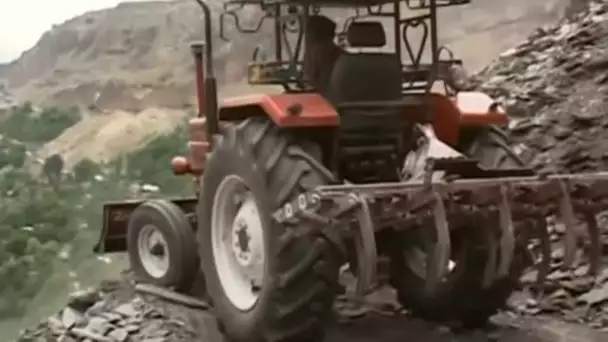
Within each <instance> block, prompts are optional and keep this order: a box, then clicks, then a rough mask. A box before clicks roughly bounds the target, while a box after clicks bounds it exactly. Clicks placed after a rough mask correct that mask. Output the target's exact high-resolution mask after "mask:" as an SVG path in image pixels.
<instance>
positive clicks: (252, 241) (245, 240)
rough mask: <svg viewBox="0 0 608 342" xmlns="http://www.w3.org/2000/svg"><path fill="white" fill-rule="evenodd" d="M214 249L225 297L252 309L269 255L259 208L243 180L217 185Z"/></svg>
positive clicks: (230, 180)
mask: <svg viewBox="0 0 608 342" xmlns="http://www.w3.org/2000/svg"><path fill="white" fill-rule="evenodd" d="M211 247H212V252H213V260H214V262H215V269H216V272H217V275H218V278H219V281H220V284H221V286H222V288H223V290H224V293H225V295H226V297H227V298H228V299H229V300H230V302H231V303H232V304H233V305H234V306H235V307H236V308H238V309H239V310H241V311H247V310H250V309H251V308H252V307H253V306H254V305H255V304H256V303H257V300H258V298H259V293H260V290H261V288H262V285H263V280H264V271H265V261H266V255H265V250H264V247H265V246H264V231H263V225H262V220H261V218H260V213H259V210H258V205H257V204H256V201H255V198H254V196H253V194H252V193H251V191H250V190H248V188H247V186H246V185H245V183H244V181H243V180H242V179H241V178H240V177H237V176H234V175H232V176H228V177H226V178H224V180H223V181H222V182H221V183H220V185H219V186H218V189H217V192H216V194H215V198H214V201H213V207H212V212H211Z"/></svg>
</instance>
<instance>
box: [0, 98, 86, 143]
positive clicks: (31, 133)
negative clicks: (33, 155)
mask: <svg viewBox="0 0 608 342" xmlns="http://www.w3.org/2000/svg"><path fill="white" fill-rule="evenodd" d="M78 121H80V113H79V112H78V110H77V109H74V108H72V109H59V108H54V107H53V108H47V109H44V110H42V111H41V112H39V113H38V112H36V111H35V110H34V109H33V108H32V106H31V104H25V105H23V106H20V107H15V108H13V109H12V110H11V111H10V112H9V115H8V117H7V118H6V119H5V120H4V121H3V122H2V124H1V125H0V134H2V135H4V136H5V137H8V138H10V139H14V140H18V141H21V142H24V143H34V144H42V143H45V142H48V141H51V140H53V139H55V138H57V137H58V136H59V135H61V133H63V131H65V130H66V129H67V128H69V127H71V126H73V125H75V124H76V123H78Z"/></svg>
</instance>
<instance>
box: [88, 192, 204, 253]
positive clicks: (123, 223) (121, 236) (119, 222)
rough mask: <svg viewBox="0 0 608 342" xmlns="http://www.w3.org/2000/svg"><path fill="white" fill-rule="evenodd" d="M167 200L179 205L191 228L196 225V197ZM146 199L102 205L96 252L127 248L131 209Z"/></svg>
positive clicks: (122, 250)
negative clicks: (101, 219)
mask: <svg viewBox="0 0 608 342" xmlns="http://www.w3.org/2000/svg"><path fill="white" fill-rule="evenodd" d="M168 200H169V201H171V202H173V203H174V204H175V205H177V206H178V207H180V208H181V209H182V210H183V211H184V213H186V214H187V215H188V219H189V220H190V224H191V226H192V227H193V229H194V228H195V227H196V217H195V216H194V212H195V209H196V204H197V201H198V199H197V198H196V197H183V198H170V199H168ZM145 201H146V199H136V200H125V201H116V202H107V203H104V205H103V216H102V218H103V221H102V227H101V234H100V236H99V240H98V242H97V244H96V245H95V246H94V247H93V252H94V253H96V254H104V253H118V252H125V251H126V250H127V227H128V225H129V219H130V218H131V214H133V211H135V209H136V208H137V207H138V206H139V205H140V204H142V203H143V202H145Z"/></svg>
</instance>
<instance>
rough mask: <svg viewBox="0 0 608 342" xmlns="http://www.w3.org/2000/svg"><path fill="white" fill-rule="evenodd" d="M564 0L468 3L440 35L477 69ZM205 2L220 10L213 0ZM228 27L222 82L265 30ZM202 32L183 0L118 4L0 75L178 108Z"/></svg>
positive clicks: (444, 21) (30, 90)
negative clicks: (192, 48) (192, 53)
mask: <svg viewBox="0 0 608 342" xmlns="http://www.w3.org/2000/svg"><path fill="white" fill-rule="evenodd" d="M566 2H567V0H545V1H528V0H513V1H509V2H503V1H477V2H475V1H474V2H473V4H472V5H469V6H463V7H461V8H450V9H445V10H442V11H441V20H440V23H441V25H442V27H441V35H442V37H443V38H444V39H443V40H444V42H446V43H448V44H449V45H450V46H452V47H453V48H454V50H455V52H456V53H457V54H458V55H459V56H461V57H462V58H464V59H465V61H466V62H467V64H468V65H469V67H470V68H472V69H478V68H479V67H481V66H483V65H485V64H487V63H488V62H489V61H490V60H491V59H493V58H494V56H495V55H496V54H497V53H498V52H499V51H502V50H504V49H505V48H506V47H508V46H511V45H513V44H514V43H515V42H517V41H518V40H520V39H521V38H522V37H524V36H525V35H526V34H528V32H530V31H531V30H533V29H534V28H535V27H536V26H538V25H539V24H544V23H548V22H551V21H553V20H555V18H557V17H558V16H559V15H561V13H562V11H563V7H564V3H566ZM214 4H215V7H216V8H219V6H220V4H221V1H219V0H216V1H215V2H214ZM249 13H251V14H249ZM242 17H243V19H242V20H243V23H242V25H243V26H248V27H252V22H253V21H255V20H256V19H257V18H258V17H259V14H254V13H252V11H247V12H246V13H244V14H243V15H242ZM232 25H233V24H232V23H229V26H232ZM269 26H270V23H269V22H268V23H267V24H265V27H266V28H268V27H269ZM228 31H229V32H228V35H229V37H230V38H231V39H232V41H231V42H230V43H225V42H223V41H221V40H220V39H219V38H217V34H216V41H214V43H215V47H216V60H217V62H218V63H217V67H218V73H219V75H220V79H221V81H222V82H223V83H224V84H230V83H233V82H235V81H239V80H241V79H242V77H243V71H244V68H243V65H244V63H246V62H247V60H248V58H249V56H251V53H252V51H253V48H254V46H256V45H258V44H263V43H264V40H268V35H267V34H264V33H261V34H258V35H253V36H252V35H240V36H239V35H237V34H236V32H233V31H235V30H234V28H232V29H230V28H229V29H228ZM202 32H203V30H202V21H201V15H200V10H199V9H198V8H197V5H196V4H195V2H194V1H192V0H176V1H163V2H153V1H150V2H136V3H122V4H119V5H118V6H116V7H114V8H109V9H106V10H101V11H94V12H89V13H85V14H83V15H81V16H78V17H76V18H73V19H70V20H67V21H66V22H64V23H60V24H58V25H55V26H54V28H53V29H51V30H50V31H48V32H46V33H44V34H43V35H42V37H41V38H40V40H39V41H38V42H37V44H36V45H35V46H34V47H32V48H31V49H30V50H28V51H26V52H24V53H23V54H22V55H21V56H20V57H19V58H18V59H17V60H15V61H14V62H13V63H11V64H10V65H8V66H6V67H5V69H6V70H3V71H0V77H2V74H4V77H5V78H6V83H7V85H8V87H9V88H10V89H11V91H12V92H13V93H14V94H15V96H16V97H17V99H18V100H20V101H32V102H34V103H36V104H40V105H62V106H73V105H76V106H85V107H86V106H89V105H91V104H94V105H95V106H97V107H98V108H100V109H110V110H113V109H120V110H128V111H140V110H143V109H146V108H149V107H171V108H183V107H184V106H186V105H188V104H191V103H193V102H192V101H193V99H192V94H193V89H192V85H193V82H192V62H191V56H190V52H189V48H188V43H189V42H190V41H192V40H197V39H201V37H202ZM216 33H217V32H216ZM498 38H500V39H498ZM472 47H475V49H473V48H472ZM479 47H482V48H481V49H480V48H479Z"/></svg>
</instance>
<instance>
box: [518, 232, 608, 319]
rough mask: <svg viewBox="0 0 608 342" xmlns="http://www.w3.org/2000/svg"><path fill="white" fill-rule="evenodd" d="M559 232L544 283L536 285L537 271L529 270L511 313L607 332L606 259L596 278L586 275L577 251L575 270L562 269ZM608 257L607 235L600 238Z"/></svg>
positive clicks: (556, 234) (561, 249) (584, 261)
mask: <svg viewBox="0 0 608 342" xmlns="http://www.w3.org/2000/svg"><path fill="white" fill-rule="evenodd" d="M559 235H561V234H560V232H558V231H555V232H553V234H552V237H551V240H553V241H554V242H553V243H552V251H553V252H552V254H551V268H550V272H549V274H548V276H547V278H546V280H545V281H544V282H542V283H540V284H539V283H538V282H537V279H538V271H537V270H535V269H531V270H530V271H529V272H527V273H526V274H525V275H524V276H523V277H522V279H521V280H522V285H523V287H524V288H523V291H521V292H518V293H516V294H515V295H514V296H513V298H512V301H511V303H510V304H511V308H512V310H513V312H515V313H517V314H523V315H550V316H554V317H557V318H559V319H563V320H565V321H568V322H573V323H585V324H587V325H589V326H590V327H593V328H595V329H599V330H601V331H608V267H606V266H605V265H607V264H608V257H605V258H604V260H603V261H602V264H603V265H604V266H603V267H601V269H600V270H599V272H598V275H597V276H592V275H591V274H589V263H588V260H586V259H585V258H584V256H583V254H584V253H582V251H583V250H582V249H581V250H580V251H579V252H580V253H579V254H578V258H577V260H576V266H575V267H574V268H572V269H568V270H564V269H562V264H563V263H562V262H563V257H564V248H563V244H562V243H561V242H559V240H560V238H561V241H563V237H560V236H559ZM602 240H603V241H602V243H603V246H604V254H605V255H606V256H608V235H606V234H605V235H604V236H602Z"/></svg>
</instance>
